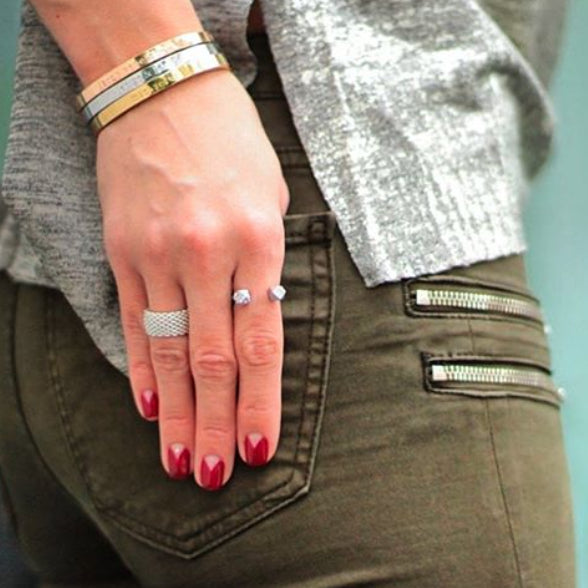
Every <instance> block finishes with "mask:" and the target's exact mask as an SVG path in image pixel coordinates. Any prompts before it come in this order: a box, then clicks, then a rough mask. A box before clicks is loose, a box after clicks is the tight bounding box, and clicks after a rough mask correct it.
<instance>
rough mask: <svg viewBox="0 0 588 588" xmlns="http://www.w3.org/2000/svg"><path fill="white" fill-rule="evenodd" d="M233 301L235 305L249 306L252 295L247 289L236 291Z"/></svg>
mask: <svg viewBox="0 0 588 588" xmlns="http://www.w3.org/2000/svg"><path fill="white" fill-rule="evenodd" d="M233 301H234V302H235V304H249V303H250V302H251V293H250V292H249V290H247V289H243V290H235V293H234V294H233Z"/></svg>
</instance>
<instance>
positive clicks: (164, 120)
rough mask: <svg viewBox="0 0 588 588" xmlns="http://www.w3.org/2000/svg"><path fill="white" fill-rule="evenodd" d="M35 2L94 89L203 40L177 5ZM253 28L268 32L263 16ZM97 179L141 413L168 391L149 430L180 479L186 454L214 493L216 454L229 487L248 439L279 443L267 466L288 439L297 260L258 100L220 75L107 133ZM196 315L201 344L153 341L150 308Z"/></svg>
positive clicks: (166, 96)
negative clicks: (284, 398)
mask: <svg viewBox="0 0 588 588" xmlns="http://www.w3.org/2000/svg"><path fill="white" fill-rule="evenodd" d="M33 4H34V5H35V8H36V10H37V12H38V13H39V15H40V17H41V19H42V20H43V21H44V23H45V24H46V26H47V27H48V28H49V29H50V31H51V33H52V34H53V36H54V37H55V39H56V41H57V42H58V44H59V45H60V47H61V49H62V50H63V52H64V54H65V55H66V56H67V57H68V59H69V60H70V62H71V64H72V66H73V68H74V70H75V71H76V73H77V75H78V76H79V78H80V80H81V81H82V83H83V85H84V86H85V85H87V84H88V83H90V82H91V81H93V80H94V79H96V78H97V77H99V76H100V75H102V74H103V73H105V72H107V71H109V70H110V69H112V68H113V67H115V66H116V65H118V64H119V63H121V62H122V61H124V60H125V59H127V58H128V57H130V56H132V55H135V54H137V53H139V52H141V51H143V50H144V49H145V48H147V47H149V46H152V45H154V44H156V43H158V42H160V41H161V40H163V39H166V38H169V37H172V36H174V35H176V34H179V33H181V32H185V31H188V30H201V29H202V28H203V27H202V25H201V23H200V21H199V19H198V17H197V15H196V13H195V12H194V10H193V7H192V5H191V3H190V2H189V0H186V1H185V2H184V1H182V2H180V1H177V2H174V3H172V4H170V7H169V9H168V6H167V4H166V10H165V11H164V12H165V13H166V14H165V15H162V14H161V12H162V10H161V4H160V3H159V0H125V2H124V3H121V2H118V1H114V0H102V1H101V2H100V3H86V2H82V3H80V2H76V1H75V0H34V1H33ZM89 5H90V6H89ZM139 7H140V8H139ZM172 7H173V8H172ZM251 22H252V29H253V28H256V29H257V30H260V29H261V28H262V24H261V26H260V13H259V10H258V9H257V11H256V12H255V13H253V15H252V20H251ZM96 173H97V180H98V195H99V198H100V205H101V209H102V219H103V236H104V249H105V252H106V254H107V257H108V260H109V262H110V265H111V267H112V270H113V273H114V276H115V279H116V284H117V288H118V294H119V302H120V309H121V318H122V323H123V331H124V336H125V343H126V347H127V353H128V364H129V376H130V383H131V388H132V392H133V396H134V398H135V403H136V406H137V410H138V411H139V413H140V414H142V403H141V394H142V392H144V391H145V390H152V391H154V392H155V393H156V394H157V396H158V404H159V414H158V416H157V417H155V418H154V419H151V420H157V421H158V425H159V434H160V460H161V464H162V466H163V468H164V469H165V470H166V471H167V472H168V473H171V474H173V471H172V470H173V468H172V465H171V464H170V462H169V459H170V458H169V455H168V448H169V447H170V446H171V445H175V444H182V445H183V446H184V447H186V448H187V449H188V450H189V451H190V461H189V472H188V475H192V476H193V479H194V480H195V482H196V483H197V484H199V485H201V486H203V487H204V483H203V480H202V475H201V472H200V464H201V461H202V459H203V458H204V457H205V456H207V455H213V456H218V457H220V458H222V460H223V461H224V464H225V465H224V475H223V477H222V485H224V484H226V483H227V481H228V480H229V478H230V476H231V474H232V471H233V468H234V460H235V458H236V455H235V450H236V449H237V451H238V453H239V454H240V457H241V459H243V460H244V461H246V452H245V445H244V438H245V435H246V434H247V433H261V434H262V435H264V436H265V437H266V438H267V440H268V461H269V460H271V458H272V457H273V456H274V454H275V451H276V449H277V445H278V442H279V434H280V418H281V371H282V363H283V325H282V314H281V308H280V303H279V302H271V301H270V300H269V299H268V297H267V288H268V287H269V286H273V285H276V284H278V283H280V276H281V271H282V267H283V262H284V254H285V240H284V226H283V216H284V215H285V213H286V210H287V208H288V202H289V194H288V189H287V186H286V183H285V181H284V178H283V175H282V172H281V168H280V163H279V160H278V158H277V156H276V153H275V151H274V149H273V147H272V145H271V143H270V141H269V139H268V137H267V135H266V133H265V131H264V128H263V126H262V123H261V120H260V118H259V115H258V112H257V109H256V107H255V104H254V102H253V101H252V99H251V98H250V96H249V94H248V93H247V91H246V90H245V88H244V87H243V86H242V84H241V83H240V82H239V80H238V79H237V78H236V76H235V75H234V74H233V73H232V72H230V71H226V70H219V71H211V72H206V73H204V74H200V75H197V76H195V77H193V78H191V79H189V80H186V81H184V82H182V83H180V84H178V85H176V86H174V87H171V88H169V89H167V90H166V91H164V92H162V93H160V94H158V95H156V96H154V97H152V98H150V99H149V100H147V101H146V102H143V103H142V104H140V105H138V106H137V107H135V108H133V109H132V110H130V111H128V112H127V113H125V114H124V115H123V116H121V117H120V118H118V119H116V120H115V121H113V122H112V123H111V124H109V125H108V126H107V127H106V128H105V129H104V130H102V131H101V133H100V134H99V135H98V137H97V159H96ZM239 288H248V289H249V290H250V291H251V294H252V298H253V300H252V302H251V303H250V304H249V305H246V306H233V304H232V301H231V293H232V291H233V290H234V289H239ZM184 307H187V308H188V310H189V315H190V334H189V336H185V337H166V338H149V337H147V336H146V334H145V332H144V329H143V325H142V315H143V310H144V309H145V308H150V309H152V310H160V311H165V310H175V309H178V308H184ZM237 392H238V394H237ZM143 416H144V415H143ZM222 485H221V487H222Z"/></svg>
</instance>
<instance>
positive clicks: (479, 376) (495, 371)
mask: <svg viewBox="0 0 588 588" xmlns="http://www.w3.org/2000/svg"><path fill="white" fill-rule="evenodd" d="M431 367H432V370H431V379H432V380H433V381H435V382H470V383H488V384H520V385H522V386H533V387H536V388H543V389H546V390H549V391H551V392H556V393H557V390H556V388H555V385H554V382H553V380H552V378H551V376H549V375H548V374H546V373H544V372H542V371H540V370H538V369H533V368H522V367H513V366H495V365H494V366H487V365H470V364H458V363H454V364H432V365H431Z"/></svg>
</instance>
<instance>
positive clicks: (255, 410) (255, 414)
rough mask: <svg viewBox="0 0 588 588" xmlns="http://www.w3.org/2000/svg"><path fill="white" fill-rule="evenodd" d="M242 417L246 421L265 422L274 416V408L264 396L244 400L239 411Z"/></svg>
mask: <svg viewBox="0 0 588 588" xmlns="http://www.w3.org/2000/svg"><path fill="white" fill-rule="evenodd" d="M240 413H241V415H240V416H242V417H244V418H245V419H246V420H251V421H254V422H256V421H258V420H262V421H263V420H266V419H268V418H270V417H273V416H274V415H275V414H276V406H275V405H274V404H272V403H271V402H270V401H269V400H268V399H267V398H266V397H265V396H263V397H254V398H251V399H248V400H246V401H245V402H244V403H243V406H242V407H241V409H240Z"/></svg>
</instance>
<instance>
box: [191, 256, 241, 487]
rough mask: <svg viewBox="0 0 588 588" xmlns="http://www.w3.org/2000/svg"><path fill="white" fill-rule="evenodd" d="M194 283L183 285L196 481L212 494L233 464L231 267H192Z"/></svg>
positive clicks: (200, 264)
mask: <svg viewBox="0 0 588 588" xmlns="http://www.w3.org/2000/svg"><path fill="white" fill-rule="evenodd" d="M194 265H195V267H194V273H196V274H197V275H198V281H197V282H196V281H195V280H189V281H187V283H186V284H185V285H184V288H185V293H186V298H187V299H188V308H189V309H190V356H191V358H192V374H193V376H194V381H195V384H196V432H195V434H196V437H195V452H196V455H195V460H194V464H195V465H194V474H195V479H196V482H197V483H198V484H199V485H200V486H202V487H203V488H206V489H208V490H217V489H218V488H220V487H221V486H223V485H224V484H225V483H226V482H227V481H228V479H229V478H230V476H231V473H232V471H233V464H234V459H235V428H236V427H235V410H236V386H237V360H236V358H235V354H234V350H233V339H232V334H233V317H232V308H231V296H230V293H231V273H232V272H231V268H229V267H226V266H225V267H223V265H224V264H223V263H222V261H221V260H218V263H203V257H200V259H199V260H198V261H195V262H194Z"/></svg>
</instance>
